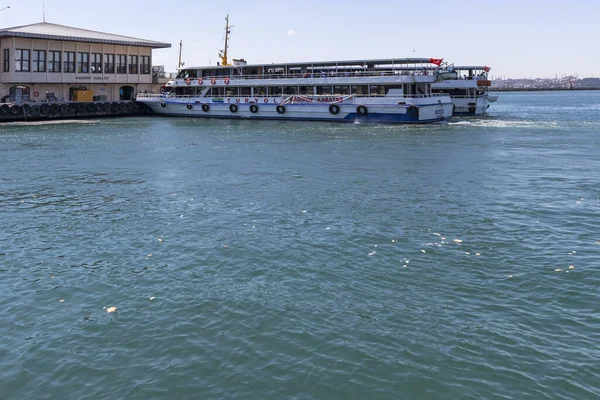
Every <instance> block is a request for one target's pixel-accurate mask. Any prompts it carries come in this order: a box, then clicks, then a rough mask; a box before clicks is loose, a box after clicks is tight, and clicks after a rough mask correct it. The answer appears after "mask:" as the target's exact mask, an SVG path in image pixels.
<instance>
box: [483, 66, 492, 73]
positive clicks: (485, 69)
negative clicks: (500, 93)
mask: <svg viewBox="0 0 600 400" xmlns="http://www.w3.org/2000/svg"><path fill="white" fill-rule="evenodd" d="M490 69H492V68H490V67H488V66H485V67H483V70H484V71H485V72H490Z"/></svg>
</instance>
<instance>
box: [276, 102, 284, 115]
mask: <svg viewBox="0 0 600 400" xmlns="http://www.w3.org/2000/svg"><path fill="white" fill-rule="evenodd" d="M276 110H277V114H283V113H284V112H285V106H282V105H281V104H280V105H278V106H277V107H276Z"/></svg>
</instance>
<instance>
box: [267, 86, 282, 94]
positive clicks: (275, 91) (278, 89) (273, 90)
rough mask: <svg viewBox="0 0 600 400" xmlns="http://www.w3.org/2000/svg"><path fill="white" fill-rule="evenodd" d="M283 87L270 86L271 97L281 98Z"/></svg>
mask: <svg viewBox="0 0 600 400" xmlns="http://www.w3.org/2000/svg"><path fill="white" fill-rule="evenodd" d="M281 93H282V91H281V86H269V96H281Z"/></svg>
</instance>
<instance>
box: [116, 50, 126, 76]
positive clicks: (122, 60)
mask: <svg viewBox="0 0 600 400" xmlns="http://www.w3.org/2000/svg"><path fill="white" fill-rule="evenodd" d="M126 73H127V56H126V55H125V54H117V74H126Z"/></svg>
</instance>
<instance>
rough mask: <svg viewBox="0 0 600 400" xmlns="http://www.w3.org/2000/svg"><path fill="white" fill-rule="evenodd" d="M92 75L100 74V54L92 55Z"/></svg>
mask: <svg viewBox="0 0 600 400" xmlns="http://www.w3.org/2000/svg"><path fill="white" fill-rule="evenodd" d="M92 73H94V74H100V73H102V54H100V53H92Z"/></svg>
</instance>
